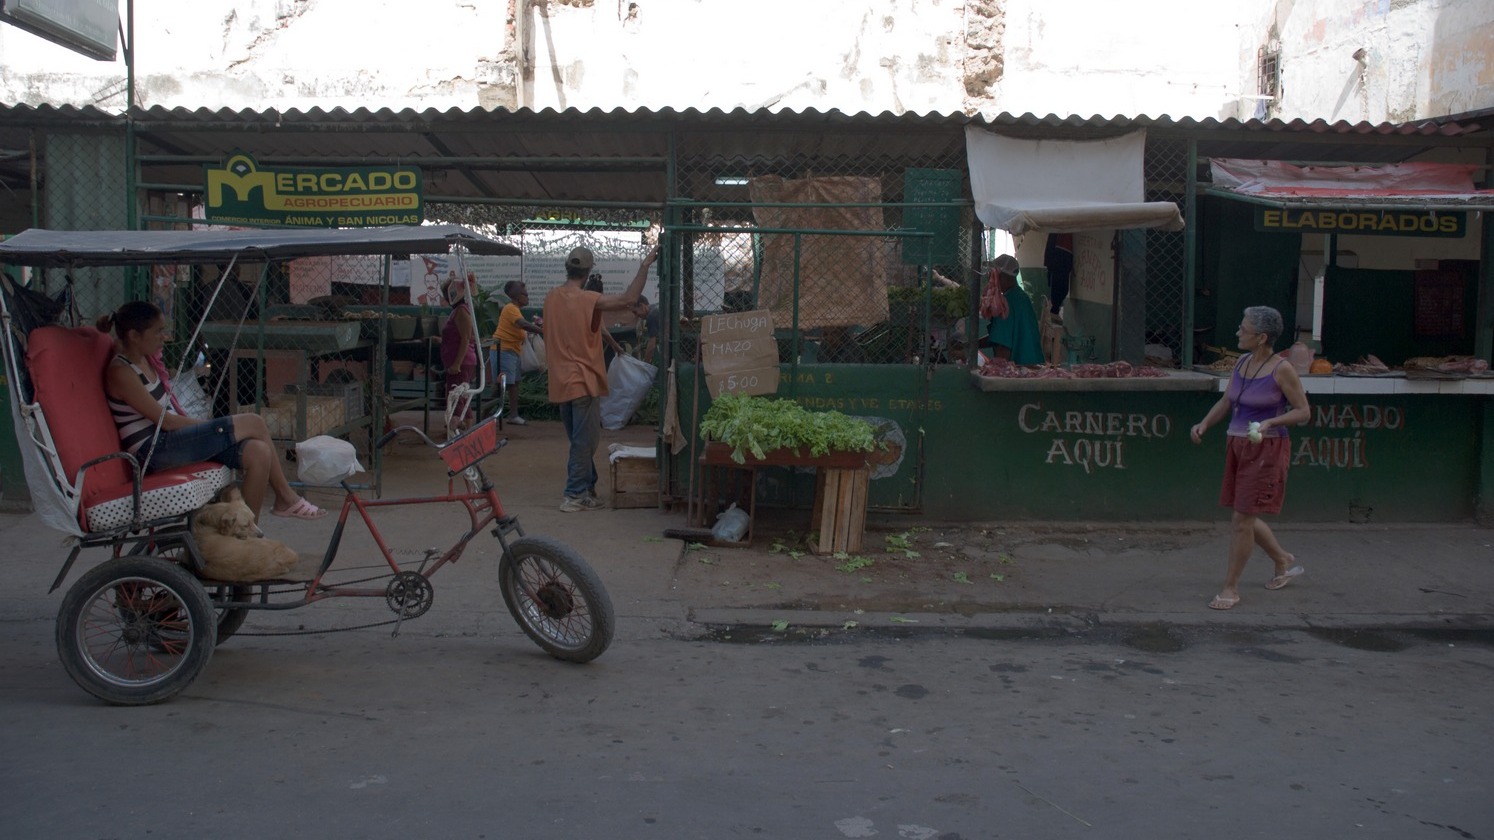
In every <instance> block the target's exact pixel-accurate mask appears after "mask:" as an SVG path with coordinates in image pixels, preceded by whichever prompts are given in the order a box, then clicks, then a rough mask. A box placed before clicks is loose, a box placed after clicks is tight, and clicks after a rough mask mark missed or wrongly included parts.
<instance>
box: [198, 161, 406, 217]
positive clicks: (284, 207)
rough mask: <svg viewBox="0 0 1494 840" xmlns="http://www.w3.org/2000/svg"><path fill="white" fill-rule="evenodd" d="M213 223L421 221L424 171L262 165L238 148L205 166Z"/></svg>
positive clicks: (206, 201) (370, 167)
mask: <svg viewBox="0 0 1494 840" xmlns="http://www.w3.org/2000/svg"><path fill="white" fill-rule="evenodd" d="M205 183H206V184H207V194H206V196H205V201H204V204H205V209H206V216H207V220H208V221H210V222H227V223H233V224H250V225H281V226H286V227H372V226H382V225H418V224H420V222H421V220H422V219H423V218H424V199H423V194H422V187H423V184H422V180H421V176H420V170H419V169H418V168H413V167H384V166H356V167H291V166H260V165H259V164H257V163H255V161H254V158H253V157H250V156H249V155H248V154H245V153H243V152H235V153H234V154H233V156H232V157H230V158H229V159H228V162H227V163H226V164H224V165H223V166H222V167H221V168H217V167H211V166H209V167H206V172H205Z"/></svg>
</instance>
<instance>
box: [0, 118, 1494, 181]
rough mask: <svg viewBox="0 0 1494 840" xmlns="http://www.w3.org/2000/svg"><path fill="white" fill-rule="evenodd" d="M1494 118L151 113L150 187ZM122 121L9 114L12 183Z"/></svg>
mask: <svg viewBox="0 0 1494 840" xmlns="http://www.w3.org/2000/svg"><path fill="white" fill-rule="evenodd" d="M1491 120H1494V117H1491V116H1490V115H1488V114H1480V115H1474V116H1473V117H1472V118H1471V119H1469V120H1447V119H1444V120H1418V121H1415V122H1411V123H1379V124H1373V123H1348V122H1335V123H1329V122H1327V121H1324V120H1314V121H1303V120H1293V121H1290V122H1285V121H1281V120H1268V121H1261V120H1234V119H1230V120H1218V119H1212V118H1210V119H1194V118H1178V119H1175V118H1172V117H1167V116H1159V117H1150V116H1146V115H1142V116H1137V117H1121V116H1112V117H1104V116H1100V115H1094V116H1089V117H1080V116H1058V115H1056V114H1048V115H1046V116H1038V115H1036V114H1031V113H1027V114H997V115H994V116H983V115H973V116H972V115H966V114H960V113H953V114H941V113H927V114H915V113H902V114H894V113H891V112H884V113H881V114H865V113H858V114H850V113H844V112H840V111H818V110H814V109H810V110H804V111H789V110H780V111H748V110H745V109H741V108H738V109H733V110H730V111H723V110H721V109H709V110H699V109H694V108H690V109H682V110H676V109H670V108H664V109H657V110H655V109H632V110H629V109H624V108H614V109H611V110H603V109H600V108H593V109H590V110H585V111H582V110H578V109H575V108H569V109H566V110H563V111H556V110H553V109H544V110H539V111H533V110H529V109H519V110H507V109H482V108H479V109H470V110H462V109H448V110H444V111H442V110H436V109H427V110H423V111H416V110H413V109H405V110H400V111H393V110H390V109H387V108H385V109H378V110H369V109H362V108H360V109H357V110H352V111H349V110H345V109H341V108H337V109H332V110H322V109H310V110H306V111H300V110H291V111H252V110H237V111H235V110H231V109H226V108H225V109H219V110H210V109H206V108H199V109H195V110H193V109H185V108H172V109H167V108H149V109H145V110H143V111H140V112H138V114H137V115H136V120H135V124H136V127H137V129H138V132H139V143H138V149H139V154H140V155H141V156H142V160H143V161H144V164H145V166H144V170H145V176H144V177H145V180H146V181H147V182H149V183H160V184H183V185H187V184H198V183H201V180H202V167H203V165H204V164H207V163H215V164H216V163H221V161H223V160H224V159H225V158H226V157H227V156H228V154H230V153H231V152H232V151H234V150H235V149H244V150H245V151H248V152H250V153H251V154H253V155H254V156H255V157H256V158H257V159H259V160H261V162H267V161H268V162H280V163H299V164H321V165H355V164H359V163H361V164H364V165H367V164H372V163H376V162H377V163H385V162H389V163H396V164H414V163H419V162H422V161H424V162H426V165H427V166H429V165H430V164H431V163H434V162H436V161H437V160H441V159H445V160H444V161H443V164H442V166H441V167H432V174H431V175H430V180H429V182H428V184H427V190H426V191H427V194H428V195H430V196H450V197H454V198H471V199H480V198H482V197H490V198H493V197H496V198H510V199H528V200H536V201H537V200H556V201H566V200H570V201H574V200H588V201H597V202H637V203H659V202H662V201H663V200H664V199H665V193H666V191H667V189H668V185H667V183H666V178H665V172H666V160H667V158H668V156H669V155H670V154H671V141H672V142H673V144H674V145H673V147H672V150H673V153H674V154H676V155H678V156H679V159H681V160H699V159H707V160H722V161H732V160H743V161H751V160H754V159H758V160H762V159H778V160H806V161H815V160H832V161H833V160H856V159H864V160H867V161H869V162H873V163H874V162H876V161H888V162H892V161H916V160H924V159H930V158H938V157H941V156H942V157H944V158H949V159H953V158H955V157H958V156H962V155H963V151H964V142H965V141H964V128H965V126H967V125H977V126H984V127H988V128H990V129H992V130H996V131H1000V132H1003V133H1011V134H1016V135H1021V136H1037V137H1052V138H1055V139H1082V138H1086V137H1104V136H1110V135H1114V134H1117V133H1121V132H1125V131H1130V130H1134V129H1137V128H1146V129H1148V130H1149V131H1150V132H1152V133H1153V134H1159V135H1161V134H1165V135H1168V136H1177V137H1191V138H1195V139H1197V140H1198V143H1199V147H1198V148H1199V155H1200V157H1208V156H1220V157H1238V158H1259V159H1281V160H1334V161H1387V162H1394V161H1401V160H1406V159H1409V158H1411V157H1414V156H1416V155H1418V154H1421V153H1423V152H1424V151H1426V150H1427V149H1429V148H1432V147H1436V146H1447V145H1454V146H1461V145H1468V146H1477V147H1484V148H1487V147H1489V146H1490V145H1491V144H1494V132H1490V131H1489V130H1488V129H1486V127H1485V126H1486V125H1487V124H1488V123H1489V122H1490V121H1491ZM123 123H124V117H123V116H122V115H120V114H115V113H110V112H106V111H102V110H100V109H98V108H95V107H92V106H87V107H82V108H79V107H74V106H50V105H42V106H29V105H12V106H0V179H3V180H4V181H5V182H6V183H9V184H24V183H25V182H26V177H27V169H28V167H29V159H28V154H27V149H28V148H29V143H30V140H31V138H32V130H33V129H37V130H40V131H43V132H44V131H47V130H51V129H62V128H67V129H71V130H80V131H87V130H117V129H118V128H119V127H120V126H122V125H123Z"/></svg>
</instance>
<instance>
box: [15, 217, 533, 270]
mask: <svg viewBox="0 0 1494 840" xmlns="http://www.w3.org/2000/svg"><path fill="white" fill-rule="evenodd" d="M452 247H460V248H464V249H466V250H467V251H469V252H471V253H474V254H493V255H500V256H501V255H509V256H512V255H517V254H519V253H521V252H520V250H519V249H518V248H516V247H514V246H513V245H509V244H508V243H506V242H499V241H497V240H494V239H489V238H487V237H485V236H482V235H481V234H478V233H477V232H475V231H472V230H469V229H468V228H465V227H462V226H461V225H421V226H419V227H416V226H391V227H372V228H353V229H338V228H332V229H327V228H312V229H308V228H277V229H269V230H141V231H127V230H45V229H42V228H32V229H30V230H26V231H23V232H21V233H18V234H16V235H15V236H13V237H11V238H9V239H6V240H5V241H3V242H0V262H3V263H9V264H11V265H34V266H42V267H49V268H50V267H62V266H88V265H153V264H167V265H187V264H198V263H226V262H230V261H232V260H234V259H238V260H244V261H250V262H259V261H273V260H289V259H295V258H297V257H315V256H333V255H390V256H408V255H410V254H444V253H446V252H447V251H448V250H450V249H451V248H452Z"/></svg>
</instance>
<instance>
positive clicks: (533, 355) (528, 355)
mask: <svg viewBox="0 0 1494 840" xmlns="http://www.w3.org/2000/svg"><path fill="white" fill-rule="evenodd" d="M544 369H545V340H544V339H543V338H541V337H539V336H537V335H535V334H534V333H529V334H528V335H526V336H525V337H524V346H523V347H521V348H519V372H520V373H540V372H543V371H544Z"/></svg>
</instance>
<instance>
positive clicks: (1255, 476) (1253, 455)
mask: <svg viewBox="0 0 1494 840" xmlns="http://www.w3.org/2000/svg"><path fill="white" fill-rule="evenodd" d="M1282 328H1283V325H1282V320H1281V313H1280V312H1277V311H1276V310H1275V309H1272V308H1271V307H1269V306H1252V307H1249V308H1248V309H1246V310H1245V317H1244V319H1243V320H1241V321H1240V329H1239V330H1237V331H1236V332H1235V336H1236V337H1237V338H1239V340H1240V350H1241V351H1242V353H1243V355H1242V356H1240V360H1239V362H1237V363H1236V364H1235V370H1234V373H1233V375H1231V376H1230V380H1229V389H1228V390H1226V391H1225V392H1224V396H1222V397H1220V398H1219V402H1216V403H1214V407H1213V408H1210V409H1209V413H1208V414H1206V415H1204V419H1203V420H1201V421H1200V422H1199V423H1198V425H1196V426H1194V427H1193V429H1192V432H1191V433H1190V436H1191V437H1192V438H1193V442H1194V443H1199V442H1201V441H1202V440H1203V435H1204V432H1206V431H1208V429H1209V427H1210V426H1212V425H1214V424H1215V423H1218V422H1219V421H1220V420H1223V419H1224V418H1225V416H1226V415H1228V417H1229V431H1228V432H1227V437H1226V439H1227V441H1228V444H1227V447H1226V449H1225V455H1224V482H1223V485H1222V487H1221V488H1220V491H1219V504H1220V505H1221V506H1223V507H1228V508H1232V509H1233V510H1234V514H1233V515H1232V516H1231V517H1230V543H1229V566H1228V568H1227V569H1226V571H1225V574H1224V588H1222V589H1220V590H1219V594H1218V595H1215V596H1214V600H1212V601H1210V602H1209V607H1210V608H1211V609H1216V610H1227V609H1231V608H1232V607H1234V606H1235V605H1236V604H1238V603H1240V589H1239V585H1240V575H1241V573H1243V572H1244V571H1245V562H1246V561H1247V560H1249V559H1250V553H1251V551H1253V550H1254V548H1255V546H1257V545H1258V546H1260V547H1261V548H1262V549H1264V550H1265V552H1266V554H1267V555H1268V556H1270V558H1271V562H1272V563H1274V564H1275V568H1276V572H1275V574H1274V575H1273V576H1272V578H1271V580H1269V581H1268V582H1267V583H1266V588H1267V589H1280V588H1282V587H1283V586H1286V585H1287V584H1288V583H1291V582H1292V580H1293V579H1294V578H1296V577H1297V576H1299V575H1301V574H1302V572H1303V568H1302V567H1301V566H1298V565H1297V564H1296V559H1297V558H1296V557H1294V556H1292V554H1290V553H1289V552H1288V551H1287V550H1286V549H1284V548H1282V547H1281V543H1279V542H1277V541H1276V535H1275V534H1273V533H1272V532H1271V528H1270V526H1268V525H1267V524H1266V523H1265V521H1264V520H1262V519H1261V514H1264V513H1281V504H1282V502H1283V501H1285V500H1286V476H1287V465H1288V463H1289V462H1290V461H1291V456H1292V450H1291V442H1290V441H1289V440H1288V439H1287V427H1288V426H1297V425H1300V424H1302V423H1306V422H1307V421H1308V420H1309V419H1311V418H1312V413H1311V411H1310V410H1309V409H1308V407H1307V394H1306V393H1304V392H1303V390H1302V380H1301V379H1299V378H1298V377H1297V370H1296V368H1293V367H1292V366H1291V365H1290V364H1288V363H1287V362H1286V360H1285V359H1283V358H1282V357H1280V356H1277V355H1276V354H1275V353H1273V352H1272V347H1273V345H1275V343H1276V339H1278V338H1280V337H1281V332H1282Z"/></svg>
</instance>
